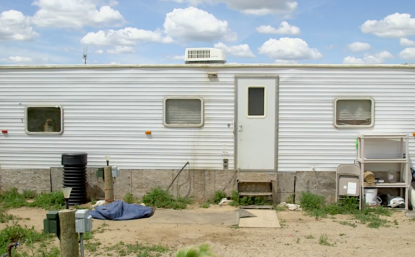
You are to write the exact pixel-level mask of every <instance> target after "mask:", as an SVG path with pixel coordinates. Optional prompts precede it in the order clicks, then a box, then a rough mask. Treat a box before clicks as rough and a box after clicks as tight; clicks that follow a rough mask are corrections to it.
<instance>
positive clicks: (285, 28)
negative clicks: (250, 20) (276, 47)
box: [256, 21, 301, 35]
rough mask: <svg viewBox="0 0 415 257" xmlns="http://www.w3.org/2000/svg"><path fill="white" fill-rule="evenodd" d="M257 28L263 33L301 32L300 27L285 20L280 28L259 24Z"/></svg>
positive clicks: (293, 33) (297, 33) (295, 33)
mask: <svg viewBox="0 0 415 257" xmlns="http://www.w3.org/2000/svg"><path fill="white" fill-rule="evenodd" d="M256 30H257V31H258V32H259V33H262V34H286V35H299V34H300V33H301V32H300V28H298V27H296V26H293V25H290V24H288V22H286V21H283V22H281V24H280V26H279V28H278V29H276V28H274V27H272V26H265V25H262V26H259V27H258V28H256Z"/></svg>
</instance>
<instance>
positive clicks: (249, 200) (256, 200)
mask: <svg viewBox="0 0 415 257" xmlns="http://www.w3.org/2000/svg"><path fill="white" fill-rule="evenodd" d="M239 204H240V205H242V206H248V205H264V204H266V202H265V199H264V198H263V197H252V196H244V197H242V198H241V199H240V201H239Z"/></svg>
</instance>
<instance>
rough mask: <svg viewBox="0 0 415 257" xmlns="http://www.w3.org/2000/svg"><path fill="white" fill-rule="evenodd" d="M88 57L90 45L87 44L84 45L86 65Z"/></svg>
mask: <svg viewBox="0 0 415 257" xmlns="http://www.w3.org/2000/svg"><path fill="white" fill-rule="evenodd" d="M87 58H88V47H87V46H85V47H84V60H85V65H86V59H87Z"/></svg>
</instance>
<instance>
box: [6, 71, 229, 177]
mask: <svg viewBox="0 0 415 257" xmlns="http://www.w3.org/2000/svg"><path fill="white" fill-rule="evenodd" d="M171 95H190V96H200V97H202V98H203V99H204V102H205V124H204V126H203V127H202V128H166V127H164V126H163V124H162V117H163V99H164V98H165V97H166V96H171ZM44 103H49V104H51V103H53V104H60V105H62V106H63V108H64V133H63V134H62V135H60V136H29V135H27V134H26V133H25V131H24V122H23V119H24V108H25V106H26V105H28V104H44ZM233 117H234V87H233V82H232V81H230V82H211V81H209V80H208V78H207V74H206V71H205V70H201V69H199V70H176V69H162V70H156V69H111V70H102V69H75V70H74V69H72V70H52V69H44V70H30V69H27V70H0V129H7V130H8V131H9V134H8V136H6V137H5V136H2V137H1V138H0V163H1V167H2V168H48V167H53V166H60V156H61V153H64V152H73V151H84V152H87V153H88V154H89V158H88V165H94V166H95V165H105V159H104V156H105V155H110V156H111V163H112V164H113V165H118V166H120V167H121V168H135V169H180V168H181V167H182V166H183V165H184V164H185V162H186V161H190V164H191V168H195V169H222V162H223V158H229V159H230V168H233V133H232V127H230V128H229V127H228V124H229V123H231V122H232V120H233ZM148 130H150V131H152V137H151V138H148V137H147V136H146V135H145V131H148ZM224 151H225V152H227V153H228V154H229V156H228V155H226V153H225V154H224V153H223V152H224Z"/></svg>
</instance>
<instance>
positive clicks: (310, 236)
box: [305, 235, 314, 239]
mask: <svg viewBox="0 0 415 257" xmlns="http://www.w3.org/2000/svg"><path fill="white" fill-rule="evenodd" d="M305 238H306V239H314V236H313V235H309V236H306V237H305Z"/></svg>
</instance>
